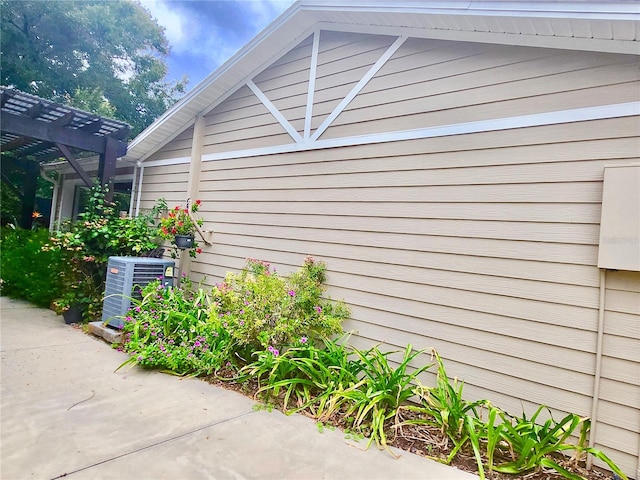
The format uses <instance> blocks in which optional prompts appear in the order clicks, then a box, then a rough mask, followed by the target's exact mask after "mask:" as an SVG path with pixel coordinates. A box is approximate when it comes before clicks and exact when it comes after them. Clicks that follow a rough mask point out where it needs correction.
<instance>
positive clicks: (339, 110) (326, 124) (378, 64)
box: [311, 37, 408, 140]
mask: <svg viewBox="0 0 640 480" xmlns="http://www.w3.org/2000/svg"><path fill="white" fill-rule="evenodd" d="M407 38H408V37H398V38H397V39H396V41H395V42H393V43H392V44H391V46H390V47H389V48H388V49H387V51H386V52H384V53H383V54H382V56H381V57H380V58H379V59H378V61H377V62H376V63H374V64H373V65H372V66H371V68H370V69H369V71H367V73H365V74H364V76H363V77H362V78H361V79H360V81H359V82H358V83H357V84H356V85H355V86H354V87H353V88H352V89H351V91H350V92H349V93H348V94H347V96H346V97H344V98H343V99H342V101H341V102H340V103H339V104H338V106H337V107H336V108H334V109H333V112H331V114H330V115H329V116H328V117H327V118H326V119H325V120H324V122H322V124H321V125H320V126H319V127H318V128H317V129H316V131H315V132H314V133H313V135H311V140H318V138H320V135H322V134H323V133H324V132H325V130H326V129H327V128H329V126H330V125H331V123H333V121H334V120H335V119H336V118H337V117H338V115H340V114H341V113H342V111H343V110H344V109H345V108H346V106H347V105H349V104H350V103H351V101H352V100H353V99H354V98H355V97H356V95H358V94H359V93H360V91H361V90H362V89H363V88H364V87H365V86H366V85H367V83H369V80H371V79H372V78H373V76H374V75H375V74H376V73H378V71H379V70H380V69H381V68H382V67H383V66H384V64H385V63H387V61H388V60H389V59H390V58H391V56H392V55H393V54H394V53H396V51H397V50H398V49H399V48H400V47H401V46H402V44H403V43H404V42H406V41H407Z"/></svg>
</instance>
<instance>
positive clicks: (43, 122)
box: [0, 86, 131, 228]
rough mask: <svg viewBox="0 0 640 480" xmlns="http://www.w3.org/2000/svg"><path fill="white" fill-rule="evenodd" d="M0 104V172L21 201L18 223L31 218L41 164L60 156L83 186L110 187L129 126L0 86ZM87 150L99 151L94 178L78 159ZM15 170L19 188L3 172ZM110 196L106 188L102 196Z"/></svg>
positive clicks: (24, 223)
mask: <svg viewBox="0 0 640 480" xmlns="http://www.w3.org/2000/svg"><path fill="white" fill-rule="evenodd" d="M0 107H1V108H0V133H1V138H0V152H1V153H2V156H1V162H2V163H1V164H0V165H1V169H0V171H1V174H2V182H3V184H4V185H6V186H7V187H8V188H10V189H11V190H13V191H14V193H15V194H16V195H17V196H18V197H19V198H20V199H21V200H22V213H21V218H20V226H21V227H23V228H31V225H32V222H33V217H32V215H33V211H34V206H35V197H36V185H37V179H38V176H39V174H40V164H41V163H46V162H50V161H52V160H55V159H58V158H60V157H64V158H65V159H66V160H67V161H68V162H69V164H70V165H71V166H72V167H73V169H74V170H75V171H76V172H77V174H78V175H79V176H80V178H81V179H82V181H83V182H84V184H85V185H86V186H88V187H89V186H92V185H94V184H95V183H96V180H97V181H99V182H100V185H108V186H109V187H111V186H112V184H113V179H114V177H115V171H116V160H117V158H118V157H122V156H123V155H125V154H126V153H127V141H126V139H127V136H128V135H129V131H130V128H131V127H130V126H129V125H128V124H126V123H123V122H119V121H117V120H112V119H109V118H105V117H100V116H97V115H94V114H91V113H87V112H84V111H82V110H78V109H75V108H71V107H67V106H65V105H62V104H60V103H55V102H51V101H49V100H45V99H43V98H40V97H36V96H35V95H30V94H27V93H24V92H21V91H19V90H15V89H12V88H7V87H2V86H0ZM87 154H98V155H100V162H99V167H98V178H97V179H96V180H92V179H91V177H90V175H89V174H88V173H87V172H86V171H85V170H83V168H82V167H81V166H80V164H79V163H78V161H77V159H78V158H79V157H81V156H84V155H87ZM15 171H19V172H21V174H22V175H23V179H24V181H23V182H22V185H21V186H20V187H19V186H18V185H16V184H15V183H14V182H12V181H11V179H10V178H9V177H8V175H7V174H8V173H9V172H15ZM112 196H113V188H109V190H108V193H107V199H108V200H111V199H112Z"/></svg>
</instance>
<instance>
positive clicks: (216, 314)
mask: <svg viewBox="0 0 640 480" xmlns="http://www.w3.org/2000/svg"><path fill="white" fill-rule="evenodd" d="M325 271H326V265H325V264H324V263H321V262H316V261H315V260H314V259H313V258H312V257H307V258H306V259H305V261H304V264H303V265H302V267H301V268H300V269H299V270H298V271H297V272H295V273H294V274H292V275H291V276H289V277H281V276H279V275H278V274H277V273H276V272H271V270H270V269H269V264H267V263H265V262H262V261H259V260H255V259H248V260H247V263H246V265H245V267H244V268H243V269H242V271H241V272H240V273H237V274H236V273H228V274H227V276H226V277H225V280H224V282H222V283H221V284H218V285H216V286H215V287H214V288H213V290H212V294H213V304H212V309H211V320H212V322H214V323H216V324H217V325H218V326H219V327H220V328H223V329H225V330H226V331H228V332H229V335H230V336H231V337H232V338H233V339H234V341H235V342H236V343H237V346H238V347H237V353H238V354H239V355H241V356H243V358H244V359H245V360H248V356H249V355H250V354H251V353H253V352H256V351H260V350H265V349H269V348H270V349H272V350H275V351H279V350H282V349H283V348H285V347H286V346H288V345H295V344H297V342H298V341H299V340H300V339H301V338H302V337H305V338H308V339H309V340H311V341H313V340H320V339H322V338H324V337H328V336H330V335H333V334H338V333H341V332H342V327H341V322H342V320H344V319H345V318H347V317H348V316H349V309H348V308H347V307H346V306H345V305H344V304H343V303H342V302H336V303H333V302H331V301H329V300H325V299H324V298H322V296H321V295H322V293H323V291H324V286H323V282H324V280H325Z"/></svg>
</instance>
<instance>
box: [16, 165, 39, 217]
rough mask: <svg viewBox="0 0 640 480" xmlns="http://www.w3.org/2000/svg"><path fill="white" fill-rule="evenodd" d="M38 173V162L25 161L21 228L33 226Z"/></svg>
mask: <svg viewBox="0 0 640 480" xmlns="http://www.w3.org/2000/svg"><path fill="white" fill-rule="evenodd" d="M39 175H40V164H39V163H38V162H33V161H27V162H25V164H24V184H23V185H24V189H23V196H22V212H21V215H20V226H21V227H22V228H26V229H30V228H31V227H32V226H33V212H34V210H35V206H36V190H37V187H38V176H39Z"/></svg>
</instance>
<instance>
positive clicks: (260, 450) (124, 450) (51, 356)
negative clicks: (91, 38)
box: [0, 297, 477, 480]
mask: <svg viewBox="0 0 640 480" xmlns="http://www.w3.org/2000/svg"><path fill="white" fill-rule="evenodd" d="M0 314H1V324H0V335H1V354H2V370H1V371H0V375H1V376H0V384H1V392H0V393H1V401H2V403H1V409H0V414H1V424H0V427H1V444H0V455H1V457H0V460H1V463H0V478H2V479H3V480H23V479H28V478H33V479H57V478H61V477H70V478H72V479H153V480H160V479H181V480H182V479H184V480H189V479H243V478H255V479H320V478H336V479H374V478H379V479H413V478H415V479H452V480H454V479H456V480H472V479H475V478H477V477H476V476H475V475H471V474H469V473H466V472H462V471H460V470H457V469H454V468H452V467H448V466H445V465H441V464H439V463H436V462H433V461H430V460H428V459H425V458H422V457H419V456H416V455H412V454H409V453H406V452H402V455H401V457H400V458H399V459H398V460H395V459H394V458H393V457H392V456H391V455H390V454H389V453H388V452H384V451H379V450H377V449H376V448H375V447H372V448H370V449H369V450H367V451H363V450H361V449H360V448H354V447H353V446H352V445H350V444H349V441H347V440H345V439H344V435H343V433H342V432H340V431H330V430H326V429H325V430H324V432H323V433H319V432H318V429H317V428H316V425H315V423H314V422H313V420H311V419H308V418H306V417H303V416H301V415H292V416H289V417H287V416H285V415H283V414H281V413H279V412H275V411H274V412H267V411H263V410H254V405H255V402H253V401H252V400H251V399H249V398H246V397H244V396H242V395H240V394H238V393H235V392H232V391H229V390H225V389H223V388H218V387H215V386H212V385H209V384H207V383H206V382H203V381H201V380H197V379H180V378H178V377H173V376H171V375H166V374H161V373H157V372H149V371H144V370H141V369H139V368H133V369H122V370H119V371H118V372H115V373H114V370H115V369H116V368H117V367H118V366H119V365H120V364H121V363H122V362H123V361H125V360H126V359H127V357H126V355H125V354H123V353H120V352H118V351H116V350H113V349H112V348H111V347H110V346H109V345H107V344H106V343H105V342H104V341H102V340H98V339H95V338H94V337H92V336H89V335H87V334H85V333H83V332H82V330H79V329H75V328H72V327H71V326H68V325H65V324H64V321H63V320H62V317H58V316H56V315H55V313H53V312H52V311H49V310H46V309H40V308H35V307H33V306H31V305H29V304H27V303H24V302H19V301H15V300H11V299H8V298H6V297H2V298H1V300H0ZM363 446H364V442H362V441H361V442H360V447H363Z"/></svg>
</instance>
